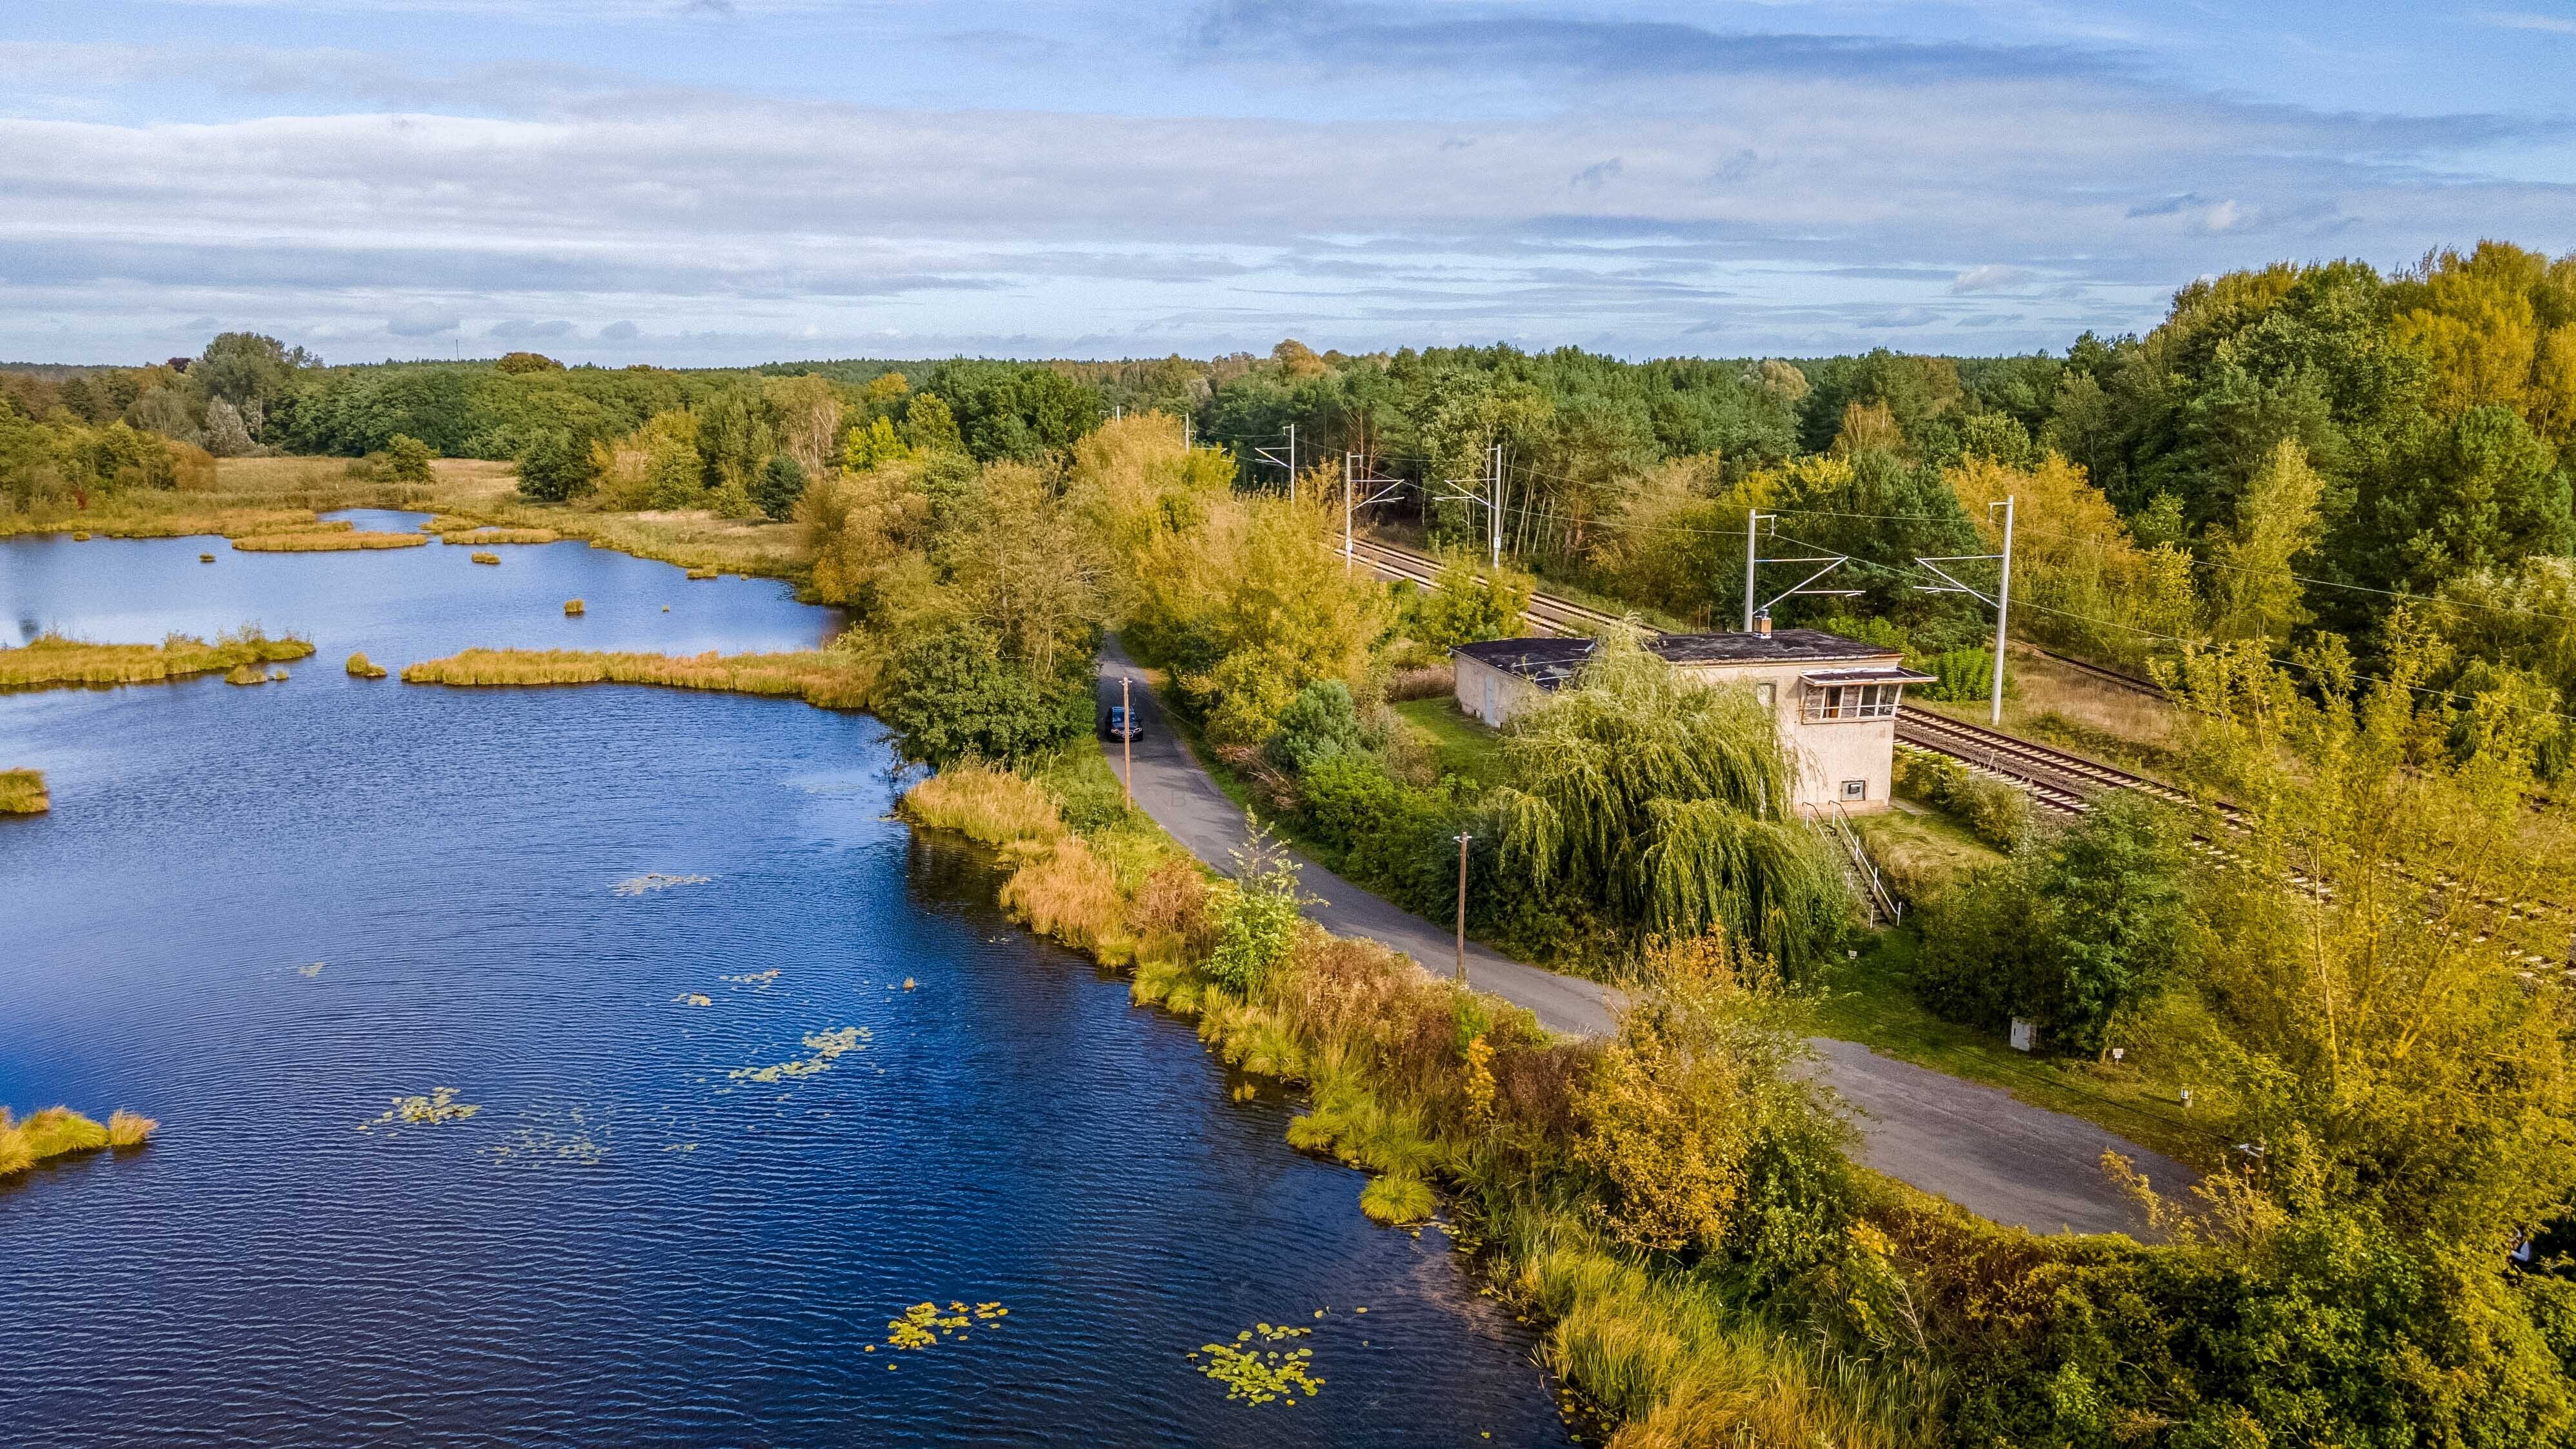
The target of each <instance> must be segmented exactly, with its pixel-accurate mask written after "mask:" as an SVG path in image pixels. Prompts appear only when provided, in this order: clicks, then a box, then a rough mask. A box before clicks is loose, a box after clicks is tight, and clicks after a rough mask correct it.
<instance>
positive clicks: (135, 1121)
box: [0, 1107, 161, 1180]
mask: <svg viewBox="0 0 2576 1449" xmlns="http://www.w3.org/2000/svg"><path fill="white" fill-rule="evenodd" d="M160 1125H161V1124H160V1123H158V1122H155V1121H153V1120H152V1119H151V1118H149V1117H145V1116H142V1115H140V1114H138V1113H134V1112H128V1111H124V1110H122V1109H119V1110H118V1111H115V1112H112V1113H110V1114H109V1115H108V1119H107V1125H106V1126H103V1127H102V1126H100V1125H99V1124H98V1122H97V1121H96V1120H95V1119H93V1118H89V1117H85V1116H83V1115H81V1114H80V1113H78V1112H75V1111H73V1110H72V1109H71V1108H69V1107H46V1108H43V1109H41V1110H38V1111H35V1112H30V1113H28V1114H27V1115H26V1116H25V1117H23V1118H17V1117H12V1116H11V1115H10V1114H9V1109H8V1108H6V1107H0V1180H5V1179H7V1178H10V1177H13V1176H15V1175H17V1174H18V1173H21V1172H25V1171H26V1170H28V1169H29V1168H31V1167H34V1166H35V1165H36V1164H37V1163H39V1162H43V1161H45V1160H46V1159H48V1158H53V1157H62V1156H65V1155H67V1154H71V1153H76V1152H95V1151H98V1150H99V1149H100V1148H103V1147H113V1148H115V1149H117V1150H119V1151H124V1150H127V1149H130V1148H136V1147H140V1146H142V1145H143V1144H144V1143H145V1142H146V1141H147V1140H149V1139H150V1138H151V1136H152V1132H153V1129H155V1128H157V1127H159V1126H160Z"/></svg>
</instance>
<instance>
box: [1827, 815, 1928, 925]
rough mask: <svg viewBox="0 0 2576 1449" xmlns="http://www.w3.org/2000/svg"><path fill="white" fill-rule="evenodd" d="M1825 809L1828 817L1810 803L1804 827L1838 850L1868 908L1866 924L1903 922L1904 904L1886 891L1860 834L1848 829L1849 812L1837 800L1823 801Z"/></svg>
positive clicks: (1884, 883)
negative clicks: (1824, 834) (1826, 838)
mask: <svg viewBox="0 0 2576 1449" xmlns="http://www.w3.org/2000/svg"><path fill="white" fill-rule="evenodd" d="M1825 806H1829V807H1831V809H1832V812H1833V813H1832V814H1830V815H1828V814H1826V813H1825V808H1824V807H1820V806H1818V805H1815V804H1813V803H1810V804H1809V805H1808V806H1807V820H1808V823H1809V824H1811V825H1814V826H1815V827H1817V828H1818V829H1820V830H1824V831H1826V832H1827V833H1829V834H1831V835H1832V836H1833V837H1834V840H1835V842H1836V843H1838V844H1840V845H1841V846H1842V848H1843V855H1844V858H1845V859H1844V868H1845V870H1846V872H1847V873H1848V874H1849V875H1850V876H1851V878H1852V883H1853V884H1854V885H1857V886H1859V887H1860V888H1861V896H1862V899H1863V901H1864V903H1865V904H1867V905H1868V907H1869V914H1870V924H1871V925H1873V926H1875V925H1877V924H1879V920H1880V918H1881V917H1885V918H1886V920H1887V922H1888V923H1889V924H1891V925H1892V924H1894V923H1896V922H1898V921H1901V920H1904V919H1905V902H1903V901H1901V900H1898V899H1897V898H1896V894H1895V892H1893V891H1890V890H1889V889H1888V888H1887V882H1886V881H1885V880H1884V879H1883V878H1881V877H1880V875H1879V873H1878V867H1877V866H1876V865H1873V864H1872V863H1871V862H1870V858H1869V851H1868V850H1867V849H1866V848H1864V847H1863V846H1862V844H1861V839H1860V832H1859V831H1858V830H1856V829H1854V828H1853V826H1852V823H1851V812H1850V811H1848V810H1845V809H1844V808H1843V802H1841V801H1840V800H1827V801H1826V802H1825Z"/></svg>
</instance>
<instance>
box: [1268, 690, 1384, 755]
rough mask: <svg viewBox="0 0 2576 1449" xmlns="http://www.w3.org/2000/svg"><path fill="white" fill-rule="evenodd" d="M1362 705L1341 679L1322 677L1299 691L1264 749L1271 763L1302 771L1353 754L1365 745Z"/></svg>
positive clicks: (1282, 712)
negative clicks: (1360, 708) (1360, 710)
mask: <svg viewBox="0 0 2576 1449" xmlns="http://www.w3.org/2000/svg"><path fill="white" fill-rule="evenodd" d="M1361 744H1362V741H1361V738H1360V714H1359V706H1358V705H1356V704H1354V703H1353V702H1352V701H1351V687H1350V686H1349V685H1347V684H1344V683H1342V682H1341V681H1340V680H1338V679H1319V680H1317V681H1315V682H1314V683H1312V684H1309V685H1307V686H1306V687H1305V688H1304V689H1301V690H1299V691H1297V697H1296V698H1295V699H1293V700H1290V701H1289V703H1288V707H1287V708H1286V709H1284V710H1282V711H1280V713H1279V726H1278V728H1276V729H1274V730H1272V731H1271V732H1270V738H1269V740H1268V741H1267V742H1266V743H1265V744H1264V745H1263V746H1262V750H1263V752H1264V753H1265V754H1267V755H1268V756H1269V757H1270V763H1272V764H1274V765H1277V766H1278V767H1279V768H1281V769H1283V770H1295V771H1297V772H1299V773H1300V774H1303V773H1304V772H1305V771H1307V770H1310V769H1312V768H1314V766H1315V765H1316V764H1318V763H1319V762H1321V761H1324V760H1327V759H1331V758H1333V757H1335V756H1337V755H1345V754H1353V753H1356V752H1357V751H1358V750H1359V749H1360V748H1361Z"/></svg>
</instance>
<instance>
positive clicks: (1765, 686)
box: [1753, 679, 1780, 709]
mask: <svg viewBox="0 0 2576 1449" xmlns="http://www.w3.org/2000/svg"><path fill="white" fill-rule="evenodd" d="M1753 698H1754V700H1755V701H1756V702H1758V703H1759V704H1760V705H1761V706H1762V707H1763V708H1764V709H1778V708H1779V707H1780V686H1779V685H1777V684H1774V683H1772V682H1771V681H1770V680H1767V679H1766V680H1763V681H1762V682H1761V683H1759V684H1756V685H1755V686H1753Z"/></svg>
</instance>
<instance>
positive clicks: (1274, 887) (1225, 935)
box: [1206, 829, 1306, 994]
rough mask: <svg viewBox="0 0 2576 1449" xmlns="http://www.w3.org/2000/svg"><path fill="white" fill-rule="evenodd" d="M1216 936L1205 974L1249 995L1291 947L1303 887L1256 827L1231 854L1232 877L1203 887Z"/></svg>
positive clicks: (1292, 868) (1283, 856)
mask: <svg viewBox="0 0 2576 1449" xmlns="http://www.w3.org/2000/svg"><path fill="white" fill-rule="evenodd" d="M1209 898H1210V905H1211V907H1212V912H1211V913H1212V914H1213V915H1214V916H1215V918H1216V940H1215V942H1214V944H1213V946H1212V948H1211V949H1210V950H1209V952H1208V959H1207V967H1206V970H1207V974H1208V976H1209V977H1210V978H1211V979H1213V980H1214V981H1216V982H1217V983H1218V984H1219V985H1221V986H1224V987H1226V988H1228V989H1230V990H1233V991H1236V992H1240V993H1246V994H1249V993H1250V992H1253V991H1255V990H1258V989H1259V988H1260V987H1261V985H1262V984H1263V983H1264V982H1265V981H1267V980H1268V979H1269V977H1270V974H1271V972H1272V971H1273V970H1275V969H1276V968H1277V967H1278V966H1279V964H1280V963H1281V962H1283V961H1285V960H1287V959H1288V953H1289V952H1290V951H1292V950H1294V949H1295V948H1296V945H1297V935H1298V931H1299V929H1300V927H1301V926H1302V925H1303V921H1302V920H1301V918H1300V917H1299V915H1298V911H1299V909H1300V908H1301V907H1302V906H1303V905H1304V903H1305V899H1306V896H1305V891H1304V889H1303V887H1302V886H1301V885H1300V884H1299V882H1298V878H1297V866H1296V863H1295V862H1293V861H1291V860H1290V859H1289V858H1288V856H1287V854H1286V853H1285V852H1283V851H1281V850H1280V849H1279V848H1278V847H1277V845H1276V844H1275V843H1274V842H1272V841H1271V839H1270V836H1269V832H1268V831H1266V830H1260V829H1256V830H1255V831H1254V832H1253V838H1252V842H1251V844H1250V845H1249V846H1248V847H1247V848H1246V849H1244V850H1241V851H1237V852H1236V853H1235V878H1234V879H1233V880H1231V881H1220V882H1219V883H1218V884H1217V885H1216V886H1215V888H1214V889H1212V890H1211V891H1210V892H1209Z"/></svg>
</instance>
